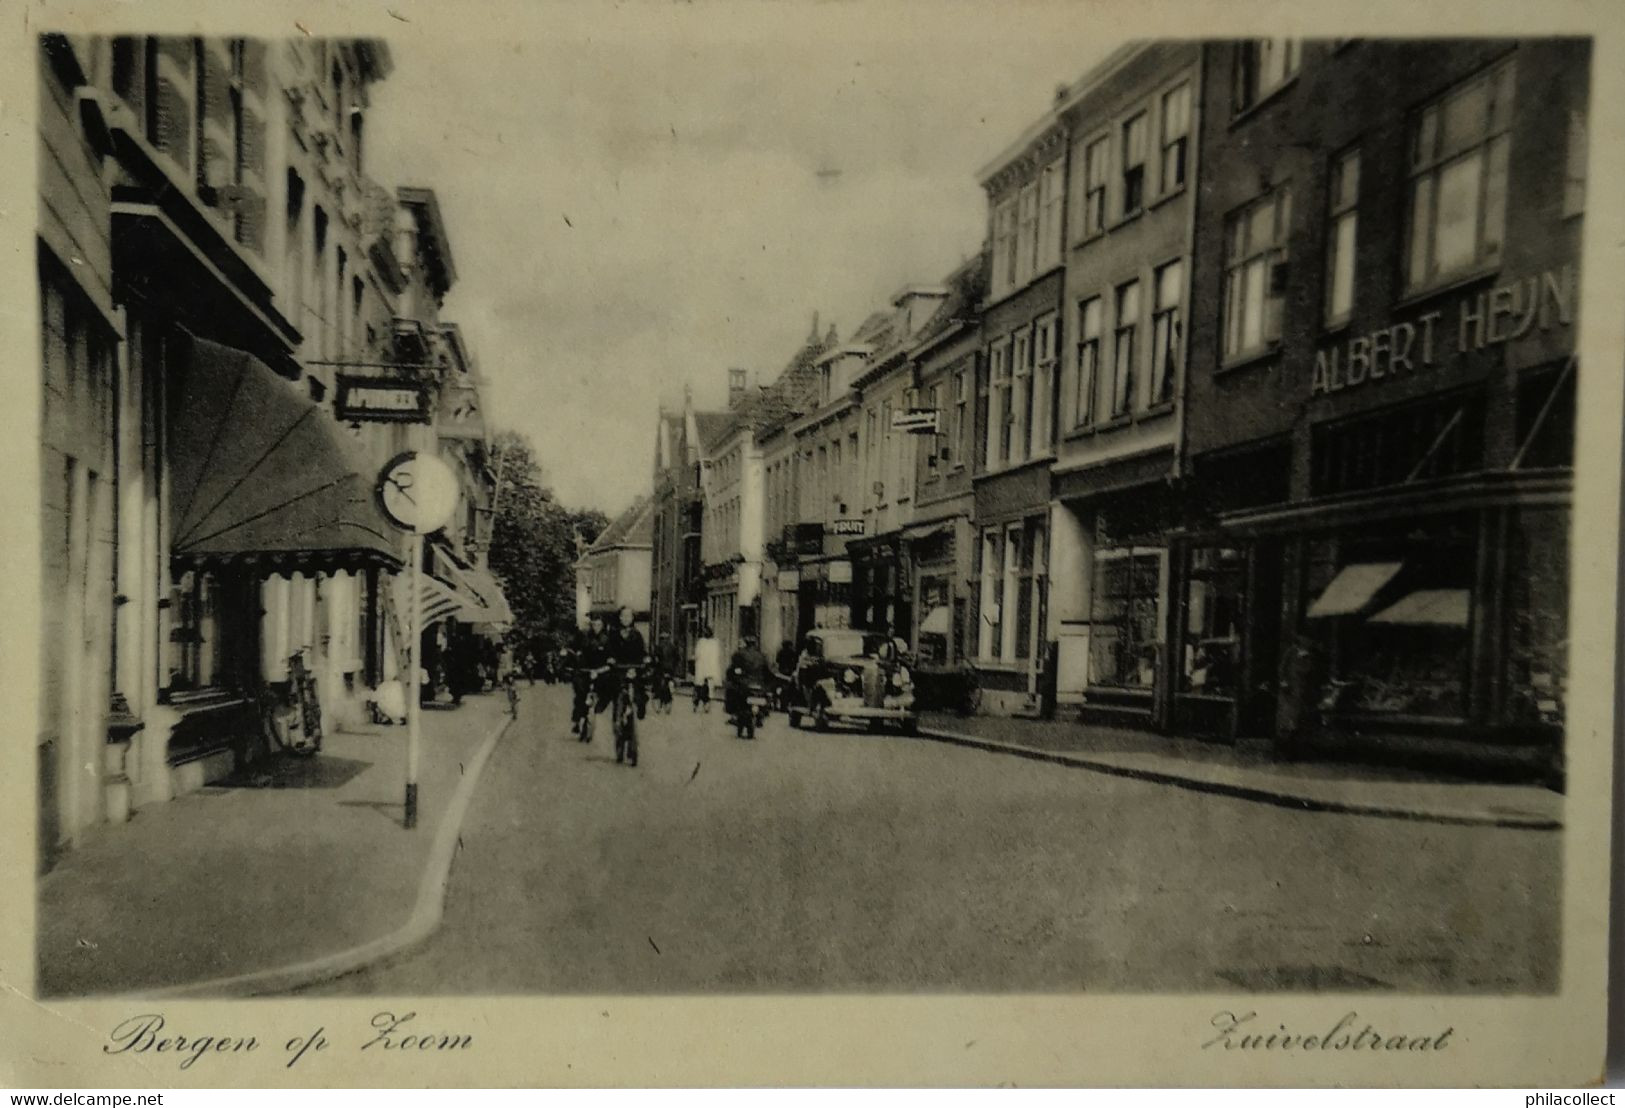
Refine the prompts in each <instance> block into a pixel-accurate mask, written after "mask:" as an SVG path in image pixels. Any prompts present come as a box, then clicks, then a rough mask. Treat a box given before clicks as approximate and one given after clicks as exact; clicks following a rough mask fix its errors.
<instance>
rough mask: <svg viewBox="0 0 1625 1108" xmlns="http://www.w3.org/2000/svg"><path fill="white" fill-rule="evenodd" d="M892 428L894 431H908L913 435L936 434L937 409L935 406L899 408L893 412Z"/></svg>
mask: <svg viewBox="0 0 1625 1108" xmlns="http://www.w3.org/2000/svg"><path fill="white" fill-rule="evenodd" d="M891 429H892V430H893V431H906V432H908V433H909V434H911V435H934V434H936V433H937V410H936V409H935V408H899V409H897V410H896V411H895V412H893V413H892V417H891Z"/></svg>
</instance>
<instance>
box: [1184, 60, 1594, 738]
mask: <svg viewBox="0 0 1625 1108" xmlns="http://www.w3.org/2000/svg"><path fill="white" fill-rule="evenodd" d="M1589 65H1590V53H1589V46H1588V44H1587V43H1586V42H1585V41H1584V40H1579V39H1573V40H1565V39H1552V40H1518V41H1514V40H1492V39H1484V40H1473V41H1449V40H1438V41H1434V40H1415V41H1376V40H1360V39H1354V40H1332V41H1324V42H1301V43H1300V42H1293V41H1284V40H1257V41H1251V42H1241V43H1216V44H1210V45H1208V46H1207V47H1206V49H1205V61H1204V66H1203V73H1202V78H1201V84H1202V95H1201V97H1200V98H1199V100H1200V103H1202V104H1203V106H1204V108H1203V114H1204V115H1205V116H1206V117H1207V120H1208V122H1207V124H1206V126H1204V127H1203V128H1202V130H1201V136H1202V137H1201V140H1200V147H1201V149H1200V156H1199V162H1200V173H1201V179H1202V188H1201V190H1200V199H1199V205H1198V212H1197V227H1196V241H1195V250H1194V259H1193V263H1192V264H1193V282H1192V289H1191V296H1190V303H1191V305H1192V312H1191V327H1190V338H1189V352H1190V357H1189V373H1188V381H1189V383H1188V387H1187V390H1186V405H1185V406H1186V414H1185V442H1184V449H1185V451H1186V455H1187V458H1186V470H1187V473H1188V480H1189V483H1190V488H1191V490H1192V495H1191V497H1190V498H1189V503H1190V505H1191V509H1192V513H1191V518H1190V520H1189V534H1188V535H1187V536H1186V537H1185V538H1184V539H1183V540H1182V541H1181V542H1180V543H1179V544H1178V545H1177V548H1176V553H1175V559H1176V564H1175V573H1176V578H1177V582H1176V584H1175V586H1174V588H1175V591H1176V595H1177V596H1178V598H1179V602H1178V604H1177V606H1176V613H1175V618H1174V621H1173V628H1172V632H1171V635H1172V641H1173V642H1174V643H1176V644H1177V645H1176V647H1175V649H1174V651H1173V654H1174V657H1173V659H1172V660H1171V661H1172V668H1173V669H1174V671H1175V673H1176V674H1177V682H1178V691H1179V693H1180V694H1181V695H1182V696H1185V695H1188V696H1190V697H1191V698H1192V699H1193V700H1194V699H1200V700H1201V701H1202V702H1204V703H1205V704H1206V705H1207V707H1206V708H1205V709H1204V711H1203V712H1201V713H1181V714H1180V715H1179V716H1178V717H1176V722H1178V723H1179V725H1180V726H1182V727H1188V728H1192V729H1198V730H1206V731H1214V732H1219V733H1225V734H1237V733H1240V734H1250V735H1272V736H1274V738H1275V739H1276V742H1277V743H1278V745H1279V746H1280V747H1281V748H1282V749H1283V750H1287V751H1291V752H1294V753H1298V752H1308V751H1329V752H1332V753H1335V754H1338V755H1341V756H1359V755H1368V754H1375V753H1381V752H1391V751H1394V750H1402V751H1405V752H1406V754H1407V756H1408V757H1412V758H1414V757H1419V756H1422V755H1436V756H1439V757H1450V758H1453V759H1455V760H1457V761H1467V762H1470V763H1472V764H1474V765H1477V766H1481V767H1482V766H1490V765H1530V764H1535V765H1544V766H1547V767H1549V766H1550V765H1551V764H1552V762H1553V760H1554V756H1555V755H1556V754H1557V753H1558V751H1559V750H1560V735H1561V728H1562V724H1563V720H1564V714H1565V713H1564V707H1565V689H1566V673H1567V649H1568V646H1567V631H1566V623H1565V613H1566V611H1567V608H1568V599H1567V581H1568V576H1569V553H1568V525H1569V519H1570V511H1571V508H1570V505H1571V496H1572V493H1571V489H1572V480H1573V476H1572V475H1573V443H1574V404H1575V378H1576V375H1577V374H1578V372H1579V367H1578V365H1577V356H1576V346H1575V336H1576V331H1575V328H1576V323H1577V318H1576V311H1577V304H1578V293H1579V279H1580V274H1579V262H1578V259H1579V250H1580V237H1581V228H1582V222H1583V212H1584V206H1585V186H1586V181H1585V164H1586V161H1585V153H1586V140H1585V135H1586V104H1587V98H1588V95H1589Z"/></svg>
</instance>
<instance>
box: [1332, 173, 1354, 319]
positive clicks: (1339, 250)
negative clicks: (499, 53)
mask: <svg viewBox="0 0 1625 1108" xmlns="http://www.w3.org/2000/svg"><path fill="white" fill-rule="evenodd" d="M1326 191H1327V205H1328V208H1329V210H1328V212H1327V222H1328V229H1327V233H1326V322H1327V323H1342V322H1343V321H1345V320H1346V319H1348V317H1349V314H1350V313H1351V312H1353V311H1354V264H1355V253H1354V252H1355V248H1356V243H1357V241H1358V240H1357V235H1356V233H1357V230H1358V227H1359V212H1358V210H1357V208H1358V204H1357V202H1358V199H1359V195H1360V152H1359V151H1358V150H1350V151H1348V152H1347V153H1344V154H1341V155H1339V156H1338V158H1337V160H1336V161H1334V162H1333V163H1332V172H1331V180H1330V183H1329V184H1328V186H1327V190H1326Z"/></svg>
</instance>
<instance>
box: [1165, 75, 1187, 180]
mask: <svg viewBox="0 0 1625 1108" xmlns="http://www.w3.org/2000/svg"><path fill="white" fill-rule="evenodd" d="M1190 129H1191V86H1190V85H1189V84H1182V85H1179V86H1178V87H1177V88H1174V89H1172V90H1170V91H1169V92H1166V93H1164V94H1163V96H1162V191H1163V192H1171V191H1172V190H1174V189H1176V188H1178V187H1179V186H1180V185H1183V184H1184V183H1185V162H1186V157H1187V150H1188V147H1189V144H1190Z"/></svg>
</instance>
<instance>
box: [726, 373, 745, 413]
mask: <svg viewBox="0 0 1625 1108" xmlns="http://www.w3.org/2000/svg"><path fill="white" fill-rule="evenodd" d="M746 388H747V386H746V383H745V371H744V370H742V369H730V370H729V371H728V410H729V411H733V409H735V408H737V407H739V402H740V401H741V400H743V399H745V392H746Z"/></svg>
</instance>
